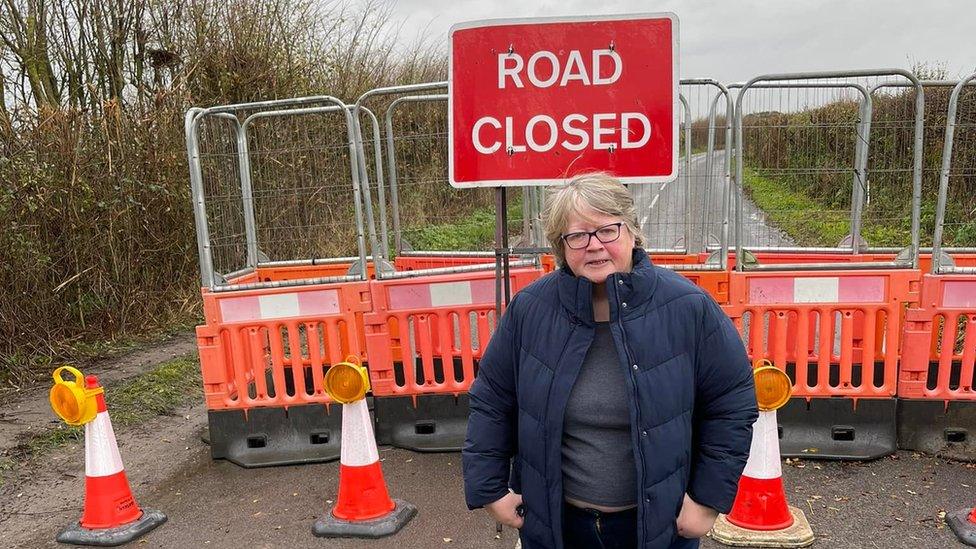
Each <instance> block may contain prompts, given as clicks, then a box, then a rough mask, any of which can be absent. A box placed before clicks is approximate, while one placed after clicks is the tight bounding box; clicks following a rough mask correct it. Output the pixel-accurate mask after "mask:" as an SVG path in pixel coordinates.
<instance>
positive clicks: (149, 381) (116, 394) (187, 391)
mask: <svg viewBox="0 0 976 549" xmlns="http://www.w3.org/2000/svg"><path fill="white" fill-rule="evenodd" d="M200 387H201V377H200V362H199V360H198V359H197V358H196V357H195V356H188V357H180V358H175V359H173V360H170V361H168V362H165V363H163V364H160V365H159V366H157V367H156V368H155V369H153V370H150V371H148V372H146V373H144V374H141V375H139V376H136V377H133V378H131V379H127V380H125V381H123V382H121V383H119V384H118V385H114V386H112V387H106V388H105V404H106V405H107V406H108V409H109V413H110V414H111V416H112V426H113V427H114V428H116V429H120V428H125V427H129V426H132V425H137V424H139V423H142V422H144V421H147V420H149V419H151V418H153V417H156V416H158V415H163V414H167V413H170V412H172V411H173V410H174V409H176V408H178V407H180V406H182V405H184V404H186V403H187V402H190V401H192V400H195V399H199V398H200V396H201V389H200ZM52 413H53V412H52ZM84 437H85V429H84V427H82V426H70V425H66V424H63V423H59V424H58V426H57V427H56V428H53V429H49V430H47V431H44V432H40V433H32V434H29V435H27V436H26V437H24V438H23V439H22V440H21V441H20V443H19V444H18V445H17V448H16V450H14V452H13V456H11V457H10V458H8V461H9V460H16V461H25V460H27V459H30V458H33V457H38V456H41V455H43V454H45V453H47V452H50V451H51V450H53V449H56V448H59V447H61V446H63V445H64V444H67V443H69V442H73V441H80V440H83V439H84ZM9 468H12V467H5V466H4V463H3V462H0V481H2V478H3V476H4V472H5V470H7V469H9Z"/></svg>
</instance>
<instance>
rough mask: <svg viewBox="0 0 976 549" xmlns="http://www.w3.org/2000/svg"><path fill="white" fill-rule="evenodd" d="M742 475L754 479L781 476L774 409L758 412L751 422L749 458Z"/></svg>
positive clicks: (781, 468) (781, 469)
mask: <svg viewBox="0 0 976 549" xmlns="http://www.w3.org/2000/svg"><path fill="white" fill-rule="evenodd" d="M742 476H744V477H749V478H755V479H771V478H779V477H781V476H783V466H782V464H780V461H779V431H778V430H777V429H776V410H770V411H768V412H759V419H757V420H756V422H755V423H753V424H752V446H751V447H750V448H749V460H748V461H747V462H746V468H745V470H743V471H742Z"/></svg>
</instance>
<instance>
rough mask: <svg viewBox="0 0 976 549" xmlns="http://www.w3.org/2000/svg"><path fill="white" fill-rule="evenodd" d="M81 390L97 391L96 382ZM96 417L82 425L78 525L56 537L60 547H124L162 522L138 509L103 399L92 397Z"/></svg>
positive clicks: (158, 514) (158, 515) (157, 515)
mask: <svg viewBox="0 0 976 549" xmlns="http://www.w3.org/2000/svg"><path fill="white" fill-rule="evenodd" d="M85 386H86V388H87V389H89V390H92V389H94V390H98V389H101V387H100V386H99V384H98V378H96V377H95V376H88V377H86V378H85ZM94 398H95V399H96V405H97V415H96V416H95V418H94V419H93V420H91V421H89V422H87V423H85V508H84V512H83V513H82V515H81V521H80V522H76V523H74V524H72V525H71V526H68V527H67V528H65V529H64V530H63V531H62V532H61V533H60V534H58V537H57V540H58V541H59V542H61V543H70V544H74V545H97V546H107V547H112V546H116V545H121V544H123V543H128V542H130V541H132V540H134V539H136V538H137V537H139V536H141V535H143V534H145V533H146V532H149V531H150V530H152V529H153V528H155V527H157V526H159V525H160V524H162V523H164V522H166V515H164V514H163V513H161V512H159V511H153V510H149V509H145V510H143V509H140V508H139V505H138V504H137V503H136V500H135V499H134V498H133V497H132V490H130V488H129V480H128V479H127V478H126V476H125V469H124V467H123V466H122V457H121V456H120V455H119V446H118V444H117V443H116V441H115V431H114V430H113V429H112V421H111V419H109V416H108V409H107V408H106V406H105V395H104V393H102V392H101V391H99V392H98V393H97V394H96V395H95V397H94Z"/></svg>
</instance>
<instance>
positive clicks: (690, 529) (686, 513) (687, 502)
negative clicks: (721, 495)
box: [503, 494, 718, 538]
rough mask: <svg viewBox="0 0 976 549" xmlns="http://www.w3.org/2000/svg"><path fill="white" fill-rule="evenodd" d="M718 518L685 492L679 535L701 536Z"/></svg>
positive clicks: (716, 512)
mask: <svg viewBox="0 0 976 549" xmlns="http://www.w3.org/2000/svg"><path fill="white" fill-rule="evenodd" d="M503 499H504V498H503ZM716 518H718V511H716V510H715V509H712V508H711V507H705V506H704V505H701V504H699V503H698V502H696V501H695V500H693V499H691V497H689V496H688V494H685V499H684V501H683V502H682V503H681V511H680V512H679V513H678V521H677V523H678V535H679V536H681V537H683V538H700V537H702V536H704V535H705V534H707V533H708V531H709V530H711V529H712V526H713V525H714V524H715V519H716Z"/></svg>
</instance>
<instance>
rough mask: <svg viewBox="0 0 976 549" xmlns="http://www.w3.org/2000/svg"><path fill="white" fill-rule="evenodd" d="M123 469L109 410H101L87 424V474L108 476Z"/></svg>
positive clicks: (90, 475)
mask: <svg viewBox="0 0 976 549" xmlns="http://www.w3.org/2000/svg"><path fill="white" fill-rule="evenodd" d="M122 470H123V467H122V456H121V455H119V445H118V443H117V442H116V441H115V431H113V430H112V420H111V419H109V417H108V412H99V414H98V415H97V416H95V419H94V420H92V421H90V422H88V423H86V424H85V476H89V477H107V476H109V475H114V474H116V473H119V472H121V471H122Z"/></svg>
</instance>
